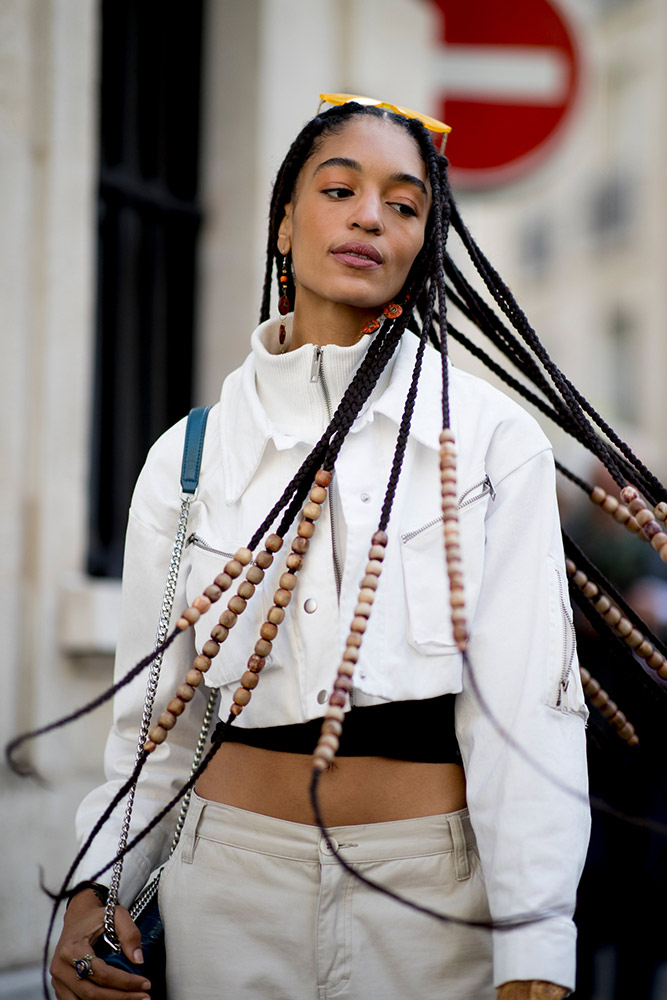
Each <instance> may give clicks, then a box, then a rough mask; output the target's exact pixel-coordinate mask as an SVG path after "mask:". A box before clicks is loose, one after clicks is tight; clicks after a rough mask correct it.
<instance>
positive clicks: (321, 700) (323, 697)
mask: <svg viewBox="0 0 667 1000" xmlns="http://www.w3.org/2000/svg"><path fill="white" fill-rule="evenodd" d="M328 697H329V695H328V693H327V692H326V691H324V690H322V691H319V692H318V695H317V700H318V702H319V704H320V705H323V704H324V702H325V701H326V700H327V698H328Z"/></svg>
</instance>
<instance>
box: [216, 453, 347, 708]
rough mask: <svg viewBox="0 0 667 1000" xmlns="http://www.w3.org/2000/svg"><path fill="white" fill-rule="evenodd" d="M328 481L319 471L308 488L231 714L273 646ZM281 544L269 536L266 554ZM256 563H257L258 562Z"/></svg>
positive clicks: (243, 701)
mask: <svg viewBox="0 0 667 1000" xmlns="http://www.w3.org/2000/svg"><path fill="white" fill-rule="evenodd" d="M332 478H333V476H332V473H331V472H327V471H326V470H324V469H319V470H318V472H317V473H316V475H315V485H314V486H313V488H312V489H311V491H310V496H309V498H308V501H307V503H306V504H305V505H304V508H303V510H302V512H301V520H300V521H299V524H298V526H297V534H296V538H295V539H294V540H293V542H292V548H291V552H290V554H289V555H288V557H287V560H286V562H287V570H286V572H284V573H282V574H281V576H280V579H279V581H278V583H279V586H278V589H277V590H276V592H275V594H274V595H273V607H272V608H271V609H270V611H269V613H268V615H267V616H266V621H265V622H264V623H263V624H262V626H261V628H260V630H259V635H260V637H259V639H258V640H257V642H256V643H255V649H254V652H253V653H252V655H251V656H250V659H249V660H248V663H247V669H246V672H245V673H244V674H243V676H242V677H241V686H240V687H238V688H237V689H236V691H235V692H234V695H233V700H232V704H231V707H230V712H231V713H232V715H236V716H238V715H240V714H241V712H242V711H243V709H244V708H245V706H246V705H247V704H248V703H249V701H250V699H251V698H252V692H253V691H254V689H255V688H256V687H257V685H258V683H259V674H260V673H261V671H262V670H263V668H264V664H265V663H266V657H267V656H268V655H269V654H270V652H271V649H272V647H273V640H274V639H275V637H276V636H277V634H278V626H279V625H280V624H281V623H282V621H283V619H284V617H285V608H286V607H287V605H288V604H289V603H290V601H291V599H292V591H293V590H294V588H295V587H296V574H297V573H298V572H299V570H300V569H301V567H302V566H303V556H304V554H305V553H306V551H307V550H308V545H309V544H310V538H312V536H313V533H314V531H315V522H316V521H317V520H318V519H319V517H320V516H321V514H322V504H323V503H324V501H325V500H326V497H327V487H328V486H330V485H331V480H332ZM282 544H283V541H282V538H280V536H279V535H269V537H268V538H267V540H266V548H267V550H268V552H267V555H269V554H270V553H271V552H277V551H278V550H279V549H280V547H281V546H282ZM271 558H273V557H271ZM265 561H266V559H265V558H264V559H262V563H263V562H265ZM256 562H259V559H257V560H256Z"/></svg>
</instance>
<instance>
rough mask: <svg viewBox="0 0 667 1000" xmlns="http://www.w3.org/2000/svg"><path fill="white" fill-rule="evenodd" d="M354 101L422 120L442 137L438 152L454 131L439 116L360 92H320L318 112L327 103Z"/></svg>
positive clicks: (423, 123) (441, 150)
mask: <svg viewBox="0 0 667 1000" xmlns="http://www.w3.org/2000/svg"><path fill="white" fill-rule="evenodd" d="M352 101H354V103H355V104H362V105H366V106H368V107H373V108H385V109H386V110H387V111H393V112H394V114H397V115H402V116H403V117H404V118H414V119H415V120H416V121H418V122H421V123H422V125H423V126H424V128H426V129H428V131H429V132H435V133H436V135H439V136H441V137H442V138H441V140H440V149H439V150H438V152H440V153H442V152H443V151H444V148H445V142H446V141H447V136H448V134H449V133H450V132H451V131H452V127H451V125H445V123H444V122H439V121H438V119H437V118H431V117H429V115H423V114H422V113H421V112H420V111H411V110H410V109H409V108H402V107H400V106H399V105H398V104H389V102H388V101H379V100H378V99H377V98H375V97H362V96H361V95H360V94H320V104H319V107H318V109H317V113H318V114H319V113H320V111H321V110H322V106H323V105H325V104H331V105H341V104H349V103H350V102H352Z"/></svg>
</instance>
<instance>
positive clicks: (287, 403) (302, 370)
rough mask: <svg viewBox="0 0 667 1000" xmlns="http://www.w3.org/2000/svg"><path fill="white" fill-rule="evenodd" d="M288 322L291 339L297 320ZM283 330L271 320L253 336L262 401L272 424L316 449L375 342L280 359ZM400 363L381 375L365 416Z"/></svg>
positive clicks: (311, 348)
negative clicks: (315, 446)
mask: <svg viewBox="0 0 667 1000" xmlns="http://www.w3.org/2000/svg"><path fill="white" fill-rule="evenodd" d="M286 321H287V322H286V326H287V329H288V337H289V335H290V332H291V331H290V328H291V321H292V316H291V315H289V316H287V317H286ZM279 326H280V322H279V321H278V320H267V322H266V323H262V324H261V326H259V327H258V328H257V329H256V330H255V331H254V333H253V335H252V338H251V341H250V343H251V348H252V353H253V355H254V359H255V372H256V383H255V384H256V387H257V395H258V397H259V400H260V403H261V404H262V407H263V408H264V411H265V412H266V414H267V416H268V417H269V419H270V421H271V422H272V423H273V424H275V425H276V426H277V427H278V428H279V429H280V430H281V431H283V432H284V433H288V434H293V435H295V436H297V437H300V438H301V439H302V440H304V441H307V442H311V443H314V442H315V441H316V440H317V439H318V438H319V437H320V435H321V433H322V431H323V430H324V429H325V427H326V426H327V424H328V423H329V420H330V414H329V412H328V410H329V407H330V410H331V414H333V412H334V411H335V409H336V407H337V406H338V404H339V403H340V401H341V399H342V397H343V394H344V392H345V390H346V389H347V387H348V385H349V384H350V382H351V381H352V378H353V376H354V374H355V372H356V371H357V369H358V367H359V365H360V364H361V362H362V361H363V359H364V357H365V355H366V351H367V350H368V347H369V345H370V342H371V337H370V336H369V335H364V336H363V337H362V338H361V340H360V341H359V343H358V344H354V345H353V346H352V347H339V346H338V345H337V344H327V345H326V346H324V347H319V348H318V347H316V346H315V345H314V344H304V346H303V347H299V348H298V349H297V350H296V351H289V352H287V353H286V354H281V353H280V350H281V347H280V344H279V342H278V332H279ZM288 342H289V341H288ZM395 357H396V355H395V354H394V357H392V358H391V359H390V361H389V364H388V365H387V366H386V368H385V370H384V371H383V372H382V375H381V376H380V378H379V379H378V382H377V384H376V386H375V388H374V389H373V392H372V393H371V395H370V397H369V399H368V400H367V401H366V403H365V404H364V410H366V409H367V408H368V406H369V405H370V404H371V403H372V402H373V401H374V400H377V399H378V398H379V397H380V396H381V395H382V393H383V392H384V391H385V389H386V388H387V386H388V385H389V382H390V379H391V373H392V370H393V366H394V359H395ZM327 401H328V405H327ZM362 412H363V411H362Z"/></svg>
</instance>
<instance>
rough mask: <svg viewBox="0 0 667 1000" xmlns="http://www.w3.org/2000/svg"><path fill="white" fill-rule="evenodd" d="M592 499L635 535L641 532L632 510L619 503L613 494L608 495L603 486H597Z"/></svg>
mask: <svg viewBox="0 0 667 1000" xmlns="http://www.w3.org/2000/svg"><path fill="white" fill-rule="evenodd" d="M590 499H591V500H592V501H593V503H594V504H597V505H598V506H599V507H601V508H602V510H604V511H606V512H607V513H608V514H611V515H612V517H613V518H614V519H615V520H616V521H618V522H619V524H622V525H624V527H626V528H627V529H628V531H631V532H632V533H633V534H636V533H637V532H638V531H639V524H638V523H637V520H636V518H635V517H634V516H633V515H632V514H631V512H630V509H629V508H628V507H627V506H626V505H625V504H624V503H619V501H618V500H617V499H616V497H614V496H612V495H611V493H607V492H606V491H605V490H603V489H602V487H601V486H595V487H594V488H593V490H592V491H591V493H590Z"/></svg>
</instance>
